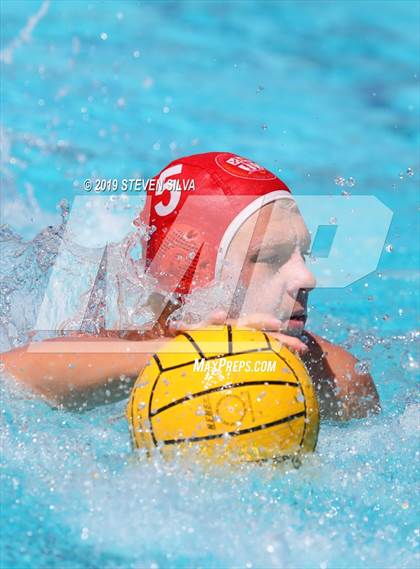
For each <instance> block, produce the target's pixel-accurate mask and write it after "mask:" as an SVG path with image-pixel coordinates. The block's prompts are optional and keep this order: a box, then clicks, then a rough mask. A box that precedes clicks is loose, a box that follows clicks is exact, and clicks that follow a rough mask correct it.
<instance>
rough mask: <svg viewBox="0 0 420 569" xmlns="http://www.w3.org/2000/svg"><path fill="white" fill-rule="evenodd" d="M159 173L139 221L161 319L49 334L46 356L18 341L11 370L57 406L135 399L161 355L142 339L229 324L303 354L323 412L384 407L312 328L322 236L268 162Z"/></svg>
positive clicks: (179, 163)
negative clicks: (314, 264) (312, 233)
mask: <svg viewBox="0 0 420 569" xmlns="http://www.w3.org/2000/svg"><path fill="white" fill-rule="evenodd" d="M155 180H156V184H153V185H150V188H149V189H148V193H147V199H146V204H145V207H144V209H143V211H142V212H141V215H140V218H139V219H138V220H137V223H138V225H140V226H141V227H143V228H144V227H145V226H148V227H149V228H150V230H149V231H147V232H146V233H145V235H144V240H143V261H144V265H145V270H146V272H147V275H148V277H152V278H153V279H155V282H156V293H154V294H152V295H151V297H150V298H149V307H150V308H151V309H152V310H153V312H154V314H155V317H156V318H155V323H154V324H153V325H152V326H149V327H148V329H147V330H139V331H136V332H134V331H131V332H128V333H125V334H124V333H123V334H115V333H109V332H106V331H104V332H103V333H101V334H100V335H99V336H87V335H85V334H77V335H72V336H71V337H65V338H63V337H61V338H56V339H51V340H46V341H45V342H44V343H39V344H40V345H38V349H37V351H36V352H35V351H31V350H28V346H25V347H22V348H18V349H15V350H12V351H10V352H7V353H5V354H3V358H2V359H3V361H4V364H5V369H6V371H8V372H9V373H10V374H11V375H12V376H14V377H15V378H16V379H17V380H18V381H20V382H22V383H23V384H25V385H27V386H29V387H30V388H32V389H33V390H34V391H36V392H38V393H40V394H42V395H43V396H45V397H46V398H48V399H49V400H50V401H51V402H53V403H59V402H61V403H66V404H74V405H79V404H80V401H84V403H83V404H84V405H91V404H100V403H104V402H109V401H110V399H111V398H113V397H120V398H121V397H124V396H125V395H126V394H128V392H129V390H130V387H131V385H132V382H133V381H134V380H135V379H136V378H137V376H138V374H139V372H140V371H141V369H142V368H143V367H144V365H145V364H146V362H147V359H148V357H149V355H150V353H141V351H140V352H139V351H135V350H130V349H129V348H128V346H129V345H130V344H132V342H147V341H150V340H151V339H156V340H158V341H161V342H162V343H164V342H165V338H167V337H169V336H173V335H174V334H176V333H177V332H178V331H180V330H184V329H187V328H188V327H192V326H195V327H197V326H204V325H205V324H206V323H215V324H221V323H224V322H226V321H228V322H230V323H236V324H240V325H244V326H248V327H252V328H257V329H263V330H268V331H270V333H271V334H273V335H275V336H276V337H277V338H279V339H280V340H281V341H282V342H283V343H284V344H286V345H287V346H288V347H290V348H292V349H294V350H295V351H297V352H298V353H299V354H300V356H301V357H302V359H303V360H304V362H305V364H306V367H307V368H308V370H309V372H310V374H311V377H312V379H313V381H314V383H315V386H316V389H317V393H318V398H319V404H320V409H321V416H323V417H329V418H336V419H342V420H343V419H350V418H353V417H365V416H366V415H367V414H368V413H369V412H378V411H379V410H380V405H379V399H378V394H377V391H376V388H375V385H374V382H373V380H372V377H371V376H370V375H369V374H368V373H360V372H359V371H358V370H357V366H356V363H357V360H356V358H354V357H353V356H352V355H351V354H350V353H349V352H347V351H346V350H344V349H343V348H341V347H339V346H337V345H334V344H332V343H330V342H328V341H327V340H325V339H323V338H320V337H319V336H317V335H315V334H313V333H312V332H309V331H308V330H305V323H306V317H307V301H308V294H309V292H310V291H311V290H312V289H313V288H314V287H315V284H316V282H315V279H314V276H313V274H312V273H311V271H310V270H309V268H308V266H307V265H306V263H305V255H306V254H307V253H308V249H309V245H310V237H309V234H308V231H307V229H306V227H305V223H304V221H303V219H302V217H301V215H300V213H299V210H298V208H297V206H296V204H295V202H294V200H293V196H292V194H291V192H290V190H289V188H288V187H287V186H286V185H285V184H284V183H283V182H282V181H281V180H280V179H279V178H278V177H277V176H275V175H274V174H272V173H271V172H269V171H268V170H266V169H265V168H263V167H261V166H259V165H258V164H255V163H254V162H252V161H250V160H248V159H245V158H242V157H239V156H237V155H234V154H231V153H217V152H212V153H206V154H198V155H194V156H189V157H185V158H180V159H177V160H175V161H173V162H172V163H171V164H169V165H168V166H167V167H166V168H164V169H163V170H162V172H161V173H160V174H158V176H156V178H155ZM191 181H192V183H191ZM187 188H188V189H187ZM197 318H198V320H199V322H198V323H197ZM194 319H195V320H194ZM55 341H60V348H59V349H57V351H54V350H51V347H52V344H51V342H55ZM73 342H78V349H77V350H74V352H73V353H72V348H71V346H72V345H73V344H72V343H73ZM81 342H82V343H83V344H82V345H83V346H85V348H86V349H84V350H83V349H82V350H81V349H80V345H81V344H80V343H81ZM95 342H96V343H97V344H96V345H95ZM103 342H114V343H118V345H121V348H122V349H121V350H120V351H119V353H118V355H116V354H115V353H106V350H104V349H103V347H104V345H103V344H102V346H101V349H100V350H98V352H99V353H95V346H96V347H99V345H100V344H99V343H103ZM47 343H48V350H46V351H45V353H43V352H42V345H43V344H44V345H45V344H47ZM113 345H114V346H115V344H113ZM126 346H127V349H124V348H125V347H126ZM57 348H58V345H57ZM355 366H356V367H355Z"/></svg>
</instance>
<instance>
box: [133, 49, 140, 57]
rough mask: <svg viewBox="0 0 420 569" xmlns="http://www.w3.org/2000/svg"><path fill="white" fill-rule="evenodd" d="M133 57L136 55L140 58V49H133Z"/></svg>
mask: <svg viewBox="0 0 420 569" xmlns="http://www.w3.org/2000/svg"><path fill="white" fill-rule="evenodd" d="M133 57H135V58H136V59H138V58H139V57H140V52H139V50H138V49H136V50H135V51H133Z"/></svg>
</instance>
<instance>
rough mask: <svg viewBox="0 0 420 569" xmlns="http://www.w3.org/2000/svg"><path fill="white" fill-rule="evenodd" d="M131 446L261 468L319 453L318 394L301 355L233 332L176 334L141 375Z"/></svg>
mask: <svg viewBox="0 0 420 569" xmlns="http://www.w3.org/2000/svg"><path fill="white" fill-rule="evenodd" d="M127 417H128V421H129V425H130V430H131V435H132V440H133V444H134V446H135V447H136V448H141V449H145V450H146V451H147V452H148V453H151V452H152V451H153V450H154V449H159V451H160V452H161V453H162V454H163V455H164V456H165V457H167V458H171V457H174V456H177V455H179V454H183V453H184V452H185V451H187V450H189V451H190V450H193V451H194V452H196V453H198V455H200V456H202V457H204V458H207V459H211V460H214V461H218V462H219V461H220V460H222V461H232V462H237V461H262V460H269V459H283V458H285V457H294V456H298V455H299V454H300V453H302V452H311V451H313V450H314V449H315V446H316V441H317V437H318V430H319V412H318V405H317V400H316V395H315V390H314V387H313V385H312V382H311V379H310V377H309V375H308V372H307V371H306V368H305V366H304V364H303V363H302V361H301V360H300V359H299V357H298V356H297V355H295V354H294V353H292V352H291V351H290V350H289V349H287V348H286V347H285V346H283V345H281V343H280V342H279V341H278V340H277V339H275V338H273V337H271V336H269V335H268V334H266V333H264V332H262V331H259V330H252V329H249V328H245V329H244V328H242V329H239V328H236V327H232V326H230V325H224V326H210V327H208V328H205V329H201V330H194V331H189V332H184V333H181V334H178V335H177V336H176V337H174V338H173V339H171V340H168V342H167V343H166V344H165V345H164V347H163V348H162V349H161V350H160V351H159V352H157V353H156V354H154V355H153V356H152V357H151V359H150V361H149V362H148V365H146V367H145V368H144V369H143V371H142V372H141V373H140V375H139V377H138V379H137V381H136V383H135V385H134V387H133V390H132V393H131V397H130V400H129V403H128V406H127Z"/></svg>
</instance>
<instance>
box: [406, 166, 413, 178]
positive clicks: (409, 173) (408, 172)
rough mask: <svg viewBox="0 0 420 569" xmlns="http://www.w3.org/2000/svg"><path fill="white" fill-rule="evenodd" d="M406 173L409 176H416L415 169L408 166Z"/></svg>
mask: <svg viewBox="0 0 420 569" xmlns="http://www.w3.org/2000/svg"><path fill="white" fill-rule="evenodd" d="M406 174H407V176H414V170H413V169H412V168H407V170H406Z"/></svg>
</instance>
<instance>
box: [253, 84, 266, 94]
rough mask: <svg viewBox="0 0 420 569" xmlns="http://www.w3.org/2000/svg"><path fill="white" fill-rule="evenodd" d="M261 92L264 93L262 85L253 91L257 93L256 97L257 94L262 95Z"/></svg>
mask: <svg viewBox="0 0 420 569" xmlns="http://www.w3.org/2000/svg"><path fill="white" fill-rule="evenodd" d="M262 91H264V87H263V86H262V85H258V87H257V89H256V91H255V92H256V93H257V95H258V94H259V93H262Z"/></svg>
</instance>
